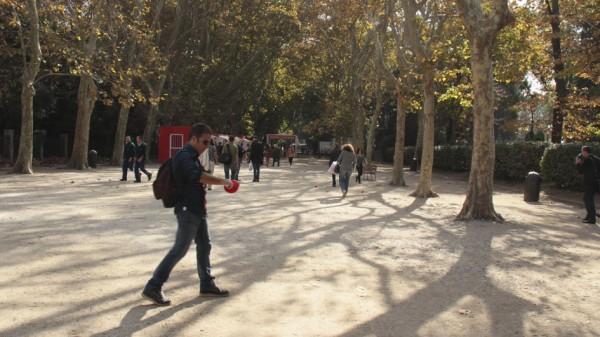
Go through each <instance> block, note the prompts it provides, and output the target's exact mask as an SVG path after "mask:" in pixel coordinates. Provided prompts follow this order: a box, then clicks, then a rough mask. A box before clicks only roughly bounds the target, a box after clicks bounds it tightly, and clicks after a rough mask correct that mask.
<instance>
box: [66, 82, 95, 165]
mask: <svg viewBox="0 0 600 337" xmlns="http://www.w3.org/2000/svg"><path fill="white" fill-rule="evenodd" d="M97 96H98V89H97V88H96V83H94V79H93V78H92V76H91V75H89V74H82V75H81V76H80V78H79V89H78V91H77V122H76V125H75V137H74V140H73V152H72V154H71V160H70V162H69V167H71V168H74V169H77V170H84V169H86V168H88V146H89V140H90V122H91V118H92V112H93V110H94V104H95V103H96V98H97Z"/></svg>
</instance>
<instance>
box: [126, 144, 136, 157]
mask: <svg viewBox="0 0 600 337" xmlns="http://www.w3.org/2000/svg"><path fill="white" fill-rule="evenodd" d="M133 157H135V145H134V144H133V143H131V142H129V143H127V144H125V149H124V150H123V159H127V160H129V159H130V158H133Z"/></svg>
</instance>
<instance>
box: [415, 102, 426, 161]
mask: <svg viewBox="0 0 600 337" xmlns="http://www.w3.org/2000/svg"><path fill="white" fill-rule="evenodd" d="M423 129H424V126H423V111H419V112H417V142H416V143H415V154H414V158H416V160H417V162H418V166H421V153H422V150H423ZM418 166H417V167H418Z"/></svg>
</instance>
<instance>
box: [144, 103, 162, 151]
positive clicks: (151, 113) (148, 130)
mask: <svg viewBox="0 0 600 337" xmlns="http://www.w3.org/2000/svg"><path fill="white" fill-rule="evenodd" d="M159 95H160V94H159ZM159 97H160V96H159ZM157 116H158V103H157V104H152V105H150V110H148V117H147V119H146V126H145V127H144V135H143V136H142V138H143V139H144V142H145V143H146V161H149V160H150V149H151V148H152V142H153V140H154V131H155V130H154V129H155V128H156V117H157Z"/></svg>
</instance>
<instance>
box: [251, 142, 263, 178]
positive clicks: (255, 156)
mask: <svg viewBox="0 0 600 337" xmlns="http://www.w3.org/2000/svg"><path fill="white" fill-rule="evenodd" d="M264 153H265V148H264V146H263V144H262V143H261V142H260V141H259V140H258V137H254V140H253V141H252V144H251V145H250V161H251V162H252V170H253V171H254V179H253V180H252V182H253V183H258V182H260V166H261V165H262V164H263V158H264Z"/></svg>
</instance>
